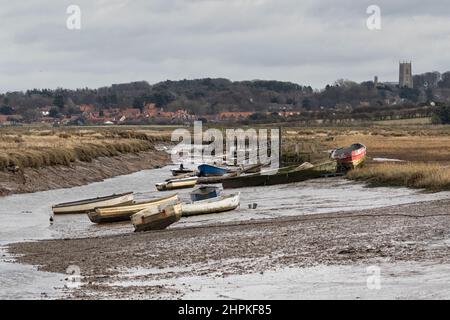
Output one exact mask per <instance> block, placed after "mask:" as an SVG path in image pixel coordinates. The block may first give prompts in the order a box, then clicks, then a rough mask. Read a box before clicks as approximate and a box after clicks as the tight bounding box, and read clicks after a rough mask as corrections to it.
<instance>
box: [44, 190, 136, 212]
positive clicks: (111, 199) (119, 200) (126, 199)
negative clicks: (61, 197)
mask: <svg viewBox="0 0 450 320" xmlns="http://www.w3.org/2000/svg"><path fill="white" fill-rule="evenodd" d="M133 200H134V196H133V192H127V193H121V194H113V195H110V196H106V197H97V198H92V199H86V200H79V201H72V202H65V203H60V204H57V205H54V206H53V207H52V210H53V213H54V214H63V213H65V214H73V213H87V212H89V211H92V210H94V209H95V208H100V207H114V206H120V205H127V204H131V203H133Z"/></svg>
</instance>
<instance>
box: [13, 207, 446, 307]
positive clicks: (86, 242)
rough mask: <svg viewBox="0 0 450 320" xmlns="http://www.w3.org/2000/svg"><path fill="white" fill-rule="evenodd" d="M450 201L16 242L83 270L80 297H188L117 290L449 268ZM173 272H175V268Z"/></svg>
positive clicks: (45, 266)
mask: <svg viewBox="0 0 450 320" xmlns="http://www.w3.org/2000/svg"><path fill="white" fill-rule="evenodd" d="M449 208H450V199H449V200H440V201H433V202H425V203H415V204H409V205H401V206H394V207H388V208H381V209H372V210H366V211H359V212H358V211H355V212H350V213H348V212H347V213H333V214H321V215H310V216H298V217H294V218H292V217H290V218H283V219H273V220H259V221H256V220H253V221H247V222H241V223H234V224H222V225H215V226H206V227H195V228H184V229H174V230H165V231H157V232H147V233H134V234H126V235H118V236H109V237H99V238H87V239H67V240H49V241H40V242H30V243H19V244H12V245H10V247H9V251H10V252H11V253H13V254H16V255H19V256H18V262H20V263H26V264H33V265H38V266H39V268H40V269H41V270H45V271H52V272H60V273H64V272H65V270H66V268H67V267H68V266H69V265H77V266H79V267H80V270H81V273H82V275H83V277H84V278H83V283H84V285H83V286H82V287H81V288H80V289H78V290H75V291H74V292H73V293H71V295H72V297H73V298H77V299H83V298H108V297H114V298H130V297H133V298H182V296H183V294H182V293H181V292H179V291H177V290H175V289H173V288H172V287H169V286H164V285H147V284H144V283H143V285H138V286H135V285H130V286H126V287H119V286H111V283H112V282H114V281H115V280H117V279H119V278H120V277H121V275H122V274H123V271H124V270H127V269H134V268H146V269H155V270H161V271H162V272H159V273H158V272H153V273H151V274H143V275H137V276H135V277H134V278H133V280H139V281H149V280H162V279H172V278H176V277H180V276H191V275H192V276H201V275H207V274H212V273H214V274H215V275H216V276H217V277H226V276H227V275H237V274H246V273H263V272H265V271H268V270H274V269H276V268H279V267H308V266H316V265H354V264H358V263H365V262H370V261H373V260H374V259H379V258H381V259H383V261H388V262H390V263H396V262H405V261H406V262H408V261H414V262H423V261H426V262H436V263H437V264H446V263H450V249H449V246H441V245H434V244H439V243H440V242H442V241H448V240H449V239H450V210H449ZM171 268H172V271H168V270H171Z"/></svg>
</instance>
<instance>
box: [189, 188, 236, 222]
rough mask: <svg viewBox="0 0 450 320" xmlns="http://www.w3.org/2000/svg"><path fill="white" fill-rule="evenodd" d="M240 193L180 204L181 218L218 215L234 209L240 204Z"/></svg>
mask: <svg viewBox="0 0 450 320" xmlns="http://www.w3.org/2000/svg"><path fill="white" fill-rule="evenodd" d="M239 198H240V192H238V193H236V194H231V195H224V196H220V197H217V198H211V199H207V200H202V201H195V202H192V203H182V204H181V211H182V215H183V216H186V217H188V216H195V215H200V214H209V213H218V212H225V211H231V210H234V209H236V208H237V207H238V206H239V203H240V199H239Z"/></svg>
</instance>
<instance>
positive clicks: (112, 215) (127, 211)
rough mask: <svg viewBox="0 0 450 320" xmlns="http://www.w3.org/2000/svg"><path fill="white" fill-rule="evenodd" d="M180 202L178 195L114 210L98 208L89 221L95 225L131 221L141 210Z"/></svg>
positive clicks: (91, 212)
mask: <svg viewBox="0 0 450 320" xmlns="http://www.w3.org/2000/svg"><path fill="white" fill-rule="evenodd" d="M178 202H179V198H178V195H177V194H174V195H171V196H168V197H164V198H159V199H154V200H150V201H145V202H140V203H134V204H131V205H127V206H120V207H112V208H97V209H95V210H93V211H90V212H89V213H88V216H89V219H90V220H91V221H92V222H94V223H105V222H118V221H127V220H130V217H131V216H132V215H133V214H135V213H138V212H139V211H141V210H144V209H148V208H151V207H157V206H163V205H171V204H172V205H173V204H177V203H178Z"/></svg>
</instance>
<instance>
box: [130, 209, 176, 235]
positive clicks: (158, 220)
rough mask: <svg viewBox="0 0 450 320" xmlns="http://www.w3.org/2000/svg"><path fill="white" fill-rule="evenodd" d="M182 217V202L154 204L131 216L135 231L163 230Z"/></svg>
mask: <svg viewBox="0 0 450 320" xmlns="http://www.w3.org/2000/svg"><path fill="white" fill-rule="evenodd" d="M180 218H181V204H176V205H169V206H165V207H164V208H163V207H161V206H154V207H151V208H148V209H144V210H141V211H139V212H138V213H136V214H134V215H132V216H131V223H132V224H133V226H134V231H136V232H139V231H150V230H162V229H165V228H167V227H168V226H170V225H171V224H173V223H175V222H177V221H178V220H180Z"/></svg>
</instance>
